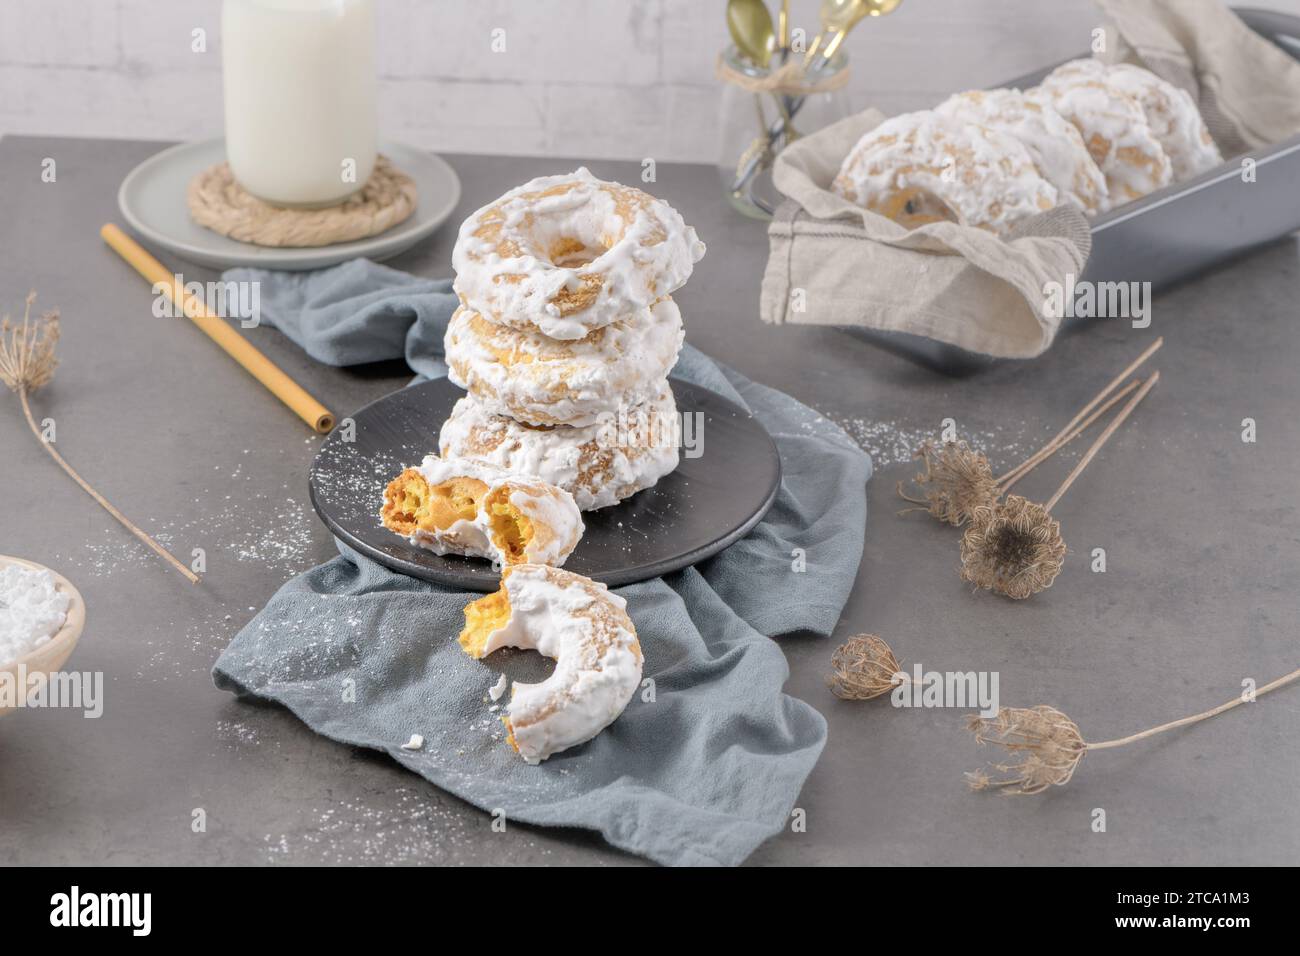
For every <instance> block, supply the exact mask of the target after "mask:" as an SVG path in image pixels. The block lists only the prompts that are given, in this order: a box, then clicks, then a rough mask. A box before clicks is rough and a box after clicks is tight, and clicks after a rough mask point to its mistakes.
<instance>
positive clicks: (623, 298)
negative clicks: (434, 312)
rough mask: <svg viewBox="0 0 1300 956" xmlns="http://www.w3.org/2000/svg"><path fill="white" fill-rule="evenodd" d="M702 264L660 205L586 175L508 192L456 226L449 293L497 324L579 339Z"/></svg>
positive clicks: (689, 236) (685, 230) (687, 233)
mask: <svg viewBox="0 0 1300 956" xmlns="http://www.w3.org/2000/svg"><path fill="white" fill-rule="evenodd" d="M703 255H704V243H702V242H700V240H699V238H698V237H697V236H696V235H695V230H694V229H692V228H691V227H690V226H688V225H686V223H685V222H683V221H682V217H681V216H680V215H679V214H678V213H677V210H675V209H673V208H672V207H671V206H669V205H668V204H667V203H665V202H662V201H661V200H658V199H655V198H654V197H653V196H650V195H648V194H647V193H644V192H642V191H641V190H639V189H633V188H632V187H630V186H621V185H619V184H618V183H608V182H604V181H603V180H600V179H597V178H596V177H594V176H592V175H591V173H589V172H587V170H586V168H585V167H584V168H582V169H579V170H577V171H576V172H573V173H570V174H568V175H567V176H543V177H541V178H539V179H534V180H532V181H531V182H527V183H524V185H522V186H518V187H516V188H515V189H512V190H510V192H508V193H506V194H505V195H504V196H502V197H501V198H500V199H498V200H496V201H495V202H493V203H490V204H489V205H487V206H484V207H483V208H482V209H480V210H478V211H477V212H476V213H474V214H473V215H472V216H470V217H469V218H468V219H466V220H465V222H464V223H463V224H462V225H461V227H460V234H459V235H458V236H457V238H456V246H455V248H454V249H453V250H452V254H451V264H452V267H453V268H454V269H455V270H456V280H455V285H454V287H455V290H456V292H457V293H458V294H459V295H460V297H461V300H462V301H464V302H466V303H467V304H468V305H469V306H470V308H472V309H473V310H474V311H476V312H479V313H480V314H482V315H484V316H486V317H488V318H489V319H491V320H492V321H493V322H496V323H497V324H499V325H508V326H511V327H512V328H517V329H523V330H540V331H542V332H543V333H545V334H546V335H549V336H550V337H551V338H556V339H580V338H582V337H583V336H585V335H586V334H587V333H588V332H590V331H591V330H592V329H598V328H600V327H601V326H603V325H608V324H609V323H610V322H613V321H615V320H616V319H620V318H623V317H624V316H627V315H629V314H631V313H634V312H638V311H642V310H644V309H646V308H647V307H649V306H650V305H651V304H652V303H654V302H655V301H656V300H658V299H661V298H663V297H664V296H666V295H668V294H670V293H671V292H673V291H674V290H676V289H678V288H680V287H681V286H682V284H683V283H685V282H686V280H687V279H688V278H690V275H691V270H692V269H694V267H695V263H697V262H699V261H700V258H701V257H702V256H703Z"/></svg>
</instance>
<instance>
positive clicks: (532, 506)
mask: <svg viewBox="0 0 1300 956" xmlns="http://www.w3.org/2000/svg"><path fill="white" fill-rule="evenodd" d="M379 518H380V521H381V522H382V523H383V525H384V527H385V528H387V529H388V530H390V531H393V532H395V533H397V534H400V535H402V536H403V537H404V538H406V539H408V540H409V541H410V542H411V543H412V544H415V545H419V546H420V547H422V548H428V549H429V550H430V551H433V552H435V553H436V554H463V555H466V556H467V557H472V558H487V559H489V560H491V561H494V562H497V563H498V564H500V565H502V566H510V565H515V564H524V563H531V564H553V565H556V566H559V565H561V564H563V563H564V562H565V559H567V558H568V556H569V555H570V554H571V553H572V552H573V549H574V548H575V547H577V545H578V541H579V539H580V538H581V537H582V532H583V525H582V515H581V514H580V513H579V511H578V506H577V504H576V503H575V502H574V500H573V496H572V495H571V494H569V493H568V492H567V491H564V490H563V489H561V488H556V487H555V486H554V485H550V484H547V483H546V482H544V481H542V480H540V479H538V478H531V477H524V476H519V475H511V474H509V473H508V472H506V471H504V470H502V469H500V468H498V467H496V466H495V465H491V464H489V463H487V462H482V461H474V460H472V459H456V460H445V459H442V458H438V457H437V456H436V455H429V456H427V457H426V458H425V459H424V462H423V463H422V464H421V465H420V467H418V468H407V469H406V470H404V471H403V472H402V473H401V474H400V475H398V476H397V477H396V478H394V479H393V480H392V481H390V482H389V483H388V487H387V488H385V489H384V504H383V507H382V508H381V509H380V512H379Z"/></svg>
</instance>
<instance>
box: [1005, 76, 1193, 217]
mask: <svg viewBox="0 0 1300 956" xmlns="http://www.w3.org/2000/svg"><path fill="white" fill-rule="evenodd" d="M1088 64H1091V65H1088ZM1027 95H1028V96H1029V97H1030V99H1033V100H1037V101H1038V102H1040V103H1043V104H1045V105H1047V106H1051V107H1052V108H1054V109H1055V110H1056V111H1057V112H1058V113H1060V114H1061V115H1062V116H1064V117H1065V118H1066V119H1067V120H1069V121H1070V122H1071V123H1073V124H1074V125H1075V126H1076V127H1077V128H1078V130H1079V132H1080V133H1081V134H1082V135H1083V142H1084V145H1086V146H1087V147H1088V152H1089V153H1091V154H1092V158H1093V161H1094V162H1096V164H1097V165H1098V166H1099V167H1100V168H1101V171H1102V173H1104V174H1105V176H1106V188H1107V191H1108V193H1109V196H1108V199H1107V202H1106V208H1107V209H1113V208H1115V207H1116V206H1120V205H1123V204H1124V203H1126V202H1132V201H1133V200H1134V199H1141V198H1142V197H1143V196H1145V195H1147V194H1148V193H1151V192H1155V190H1157V189H1161V188H1163V187H1165V186H1168V185H1169V183H1170V182H1172V181H1173V166H1172V164H1171V163H1170V162H1169V156H1168V155H1167V154H1166V153H1165V149H1164V147H1163V146H1162V145H1161V144H1160V140H1159V139H1157V138H1156V135H1155V133H1154V132H1153V131H1152V129H1151V124H1150V123H1148V122H1147V117H1146V113H1145V112H1144V111H1143V109H1142V104H1141V103H1139V102H1138V100H1137V98H1136V97H1134V96H1132V95H1130V94H1128V93H1126V92H1124V91H1123V90H1121V89H1118V88H1117V87H1115V86H1114V85H1112V84H1111V83H1110V82H1108V80H1107V79H1106V68H1105V65H1104V64H1102V63H1100V62H1098V61H1096V60H1072V61H1070V62H1069V63H1065V64H1063V65H1062V66H1059V67H1057V68H1056V69H1055V70H1054V71H1053V72H1051V73H1050V74H1048V76H1047V78H1046V79H1045V80H1043V82H1042V85H1041V86H1036V87H1034V88H1033V89H1032V90H1029V91H1028V93H1027Z"/></svg>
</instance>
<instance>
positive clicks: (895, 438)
mask: <svg viewBox="0 0 1300 956" xmlns="http://www.w3.org/2000/svg"><path fill="white" fill-rule="evenodd" d="M828 418H830V420H831V421H833V422H835V424H837V425H839V426H840V427H841V428H843V429H844V431H845V432H846V433H847V434H848V436H849V437H850V438H852V439H853V441H855V442H856V443H857V444H858V445H859V446H860V447H861V448H862V450H863V451H865V452H866V453H867V454H869V455H870V456H871V462H872V465H873V466H874V467H875V468H877V469H881V468H888V467H889V466H891V465H899V464H905V463H907V462H910V461H912V456H913V455H914V453H915V452H916V450H917V449H918V448H920V447H921V445H923V444H924V443H925V442H927V441H931V442H937V441H938V440H939V438H940V428H939V426H937V425H934V426H930V427H927V428H918V427H915V426H912V425H907V424H904V423H901V422H898V421H884V420H879V419H872V418H840V417H835V416H828ZM1028 431H1029V426H1028V425H1027V424H1025V423H1023V422H1021V423H1018V424H1015V425H1011V424H1008V425H997V426H995V427H993V428H991V429H990V428H968V427H963V426H962V425H961V424H960V423H959V424H958V426H957V437H958V438H959V439H961V440H962V441H965V442H967V443H968V444H969V445H970V447H971V448H973V449H974V450H975V451H978V452H982V453H984V454H985V455H987V456H988V458H989V462H990V464H992V465H993V467H994V470H996V471H1001V470H1003V469H1005V468H1009V467H1011V466H1012V465H1015V464H1018V463H1019V462H1021V461H1023V460H1024V459H1025V458H1028V457H1029V455H1030V454H1032V453H1033V452H1034V451H1035V450H1037V448H1038V447H1039V445H1041V444H1042V443H1043V442H1046V441H1047V440H1048V439H1049V438H1050V437H1051V435H1050V434H1047V433H1046V431H1044V434H1043V435H1042V436H1041V437H1040V438H1034V436H1032V435H1028V434H1027V432H1028Z"/></svg>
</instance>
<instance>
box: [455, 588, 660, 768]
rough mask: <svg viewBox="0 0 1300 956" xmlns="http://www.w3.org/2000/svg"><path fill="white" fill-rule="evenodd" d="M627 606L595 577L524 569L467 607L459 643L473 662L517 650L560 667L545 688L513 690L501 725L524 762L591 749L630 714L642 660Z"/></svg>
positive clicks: (519, 686)
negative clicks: (598, 737)
mask: <svg viewBox="0 0 1300 956" xmlns="http://www.w3.org/2000/svg"><path fill="white" fill-rule="evenodd" d="M626 607H627V604H626V602H625V601H624V600H623V599H622V598H621V597H619V596H618V595H617V594H612V593H611V592H610V591H609V589H608V588H607V587H605V585H603V584H597V583H596V582H595V581H592V580H591V579H590V578H584V577H582V576H581V575H579V574H574V573H573V572H571V571H562V570H559V569H558V568H550V567H545V566H543V565H536V564H521V565H516V566H514V567H511V568H506V570H505V572H504V573H503V574H502V576H501V587H500V589H499V590H497V591H496V592H494V593H492V594H489V595H487V596H486V597H483V598H480V599H478V600H477V601H474V602H472V603H471V604H469V605H468V606H467V607H466V608H465V629H464V630H463V631H461V633H460V638H459V640H460V646H461V647H462V648H464V650H465V652H466V653H467V654H469V656H470V657H474V658H483V657H486V656H487V655H489V654H491V653H492V652H493V651H495V650H497V649H498V648H501V647H519V648H528V649H534V650H536V651H538V652H539V653H540V654H542V655H543V656H545V657H550V658H553V659H554V660H555V670H554V672H553V673H552V674H551V676H550V677H548V678H547V679H546V680H544V681H542V682H541V683H539V684H521V683H519V682H516V683H515V684H514V687H513V689H512V691H511V695H510V702H509V704H508V705H507V707H506V714H505V716H504V717H503V718H502V720H503V722H504V723H505V725H506V731H507V734H508V736H507V740H508V741H509V743H510V745H511V746H512V747H513V748H514V749H515V750H516V751H517V752H518V753H519V755H520V756H521V757H523V758H524V760H525V761H526V762H528V763H530V764H537V763H541V762H542V761H543V760H545V759H546V758H547V757H549V756H551V755H552V754H555V753H558V752H560V751H561V750H567V749H569V748H570V747H576V746H577V745H578V744H581V743H585V742H586V741H588V740H590V739H591V738H592V737H595V736H596V735H597V734H598V733H600V732H601V731H602V730H604V729H605V728H606V727H608V726H609V725H610V724H611V723H613V722H614V721H615V720H616V719H617V718H618V716H619V715H620V714H621V713H623V710H624V709H625V708H626V707H627V705H628V702H629V701H630V700H631V699H632V695H633V694H634V693H636V689H637V687H638V686H639V685H640V683H641V668H642V662H643V658H642V654H641V644H640V642H638V640H637V636H636V627H635V626H634V625H633V624H632V619H631V618H629V617H628V616H627V610H626Z"/></svg>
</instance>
